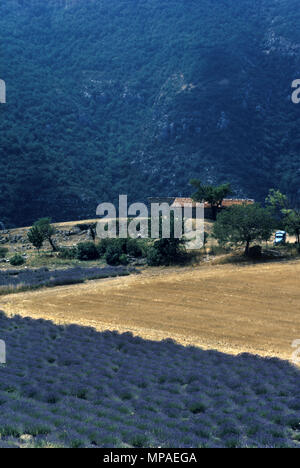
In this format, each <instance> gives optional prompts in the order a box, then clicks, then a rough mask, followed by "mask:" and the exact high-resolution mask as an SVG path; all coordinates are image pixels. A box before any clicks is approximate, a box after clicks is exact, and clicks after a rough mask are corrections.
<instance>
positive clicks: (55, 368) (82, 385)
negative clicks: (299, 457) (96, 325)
mask: <svg viewBox="0 0 300 468" xmlns="http://www.w3.org/2000/svg"><path fill="white" fill-rule="evenodd" d="M0 339H1V340H5V342H6V349H7V363H6V365H4V366H0V447H11V446H14V447H18V446H22V447H23V446H35V447H36V446H37V447H44V446H49V447H53V446H66V447H128V446H130V447H175V448H179V447H192V448H196V447H292V446H293V447H300V443H299V441H300V416H299V414H300V396H299V395H300V392H299V390H300V372H299V370H298V369H296V368H295V367H293V366H292V365H291V364H289V363H288V362H285V361H281V360H279V359H275V358H274V359H267V358H261V357H257V356H253V355H249V354H243V355H240V356H237V357H234V356H230V355H226V354H222V353H220V352H217V351H203V350H201V349H199V348H196V347H183V346H181V345H179V344H176V343H174V342H173V341H172V340H164V341H161V342H154V341H147V340H144V339H142V338H138V337H133V336H132V335H131V334H130V333H123V334H119V333H117V332H115V331H113V332H110V331H106V332H102V333H100V332H97V331H95V330H94V329H91V328H86V327H80V326H77V325H69V326H58V325H55V324H54V323H52V322H50V321H45V320H33V319H31V318H22V317H20V316H15V317H13V318H8V317H7V316H6V315H5V314H4V313H2V312H1V313H0Z"/></svg>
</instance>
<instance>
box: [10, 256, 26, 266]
mask: <svg viewBox="0 0 300 468" xmlns="http://www.w3.org/2000/svg"><path fill="white" fill-rule="evenodd" d="M9 263H10V264H11V265H13V266H20V265H23V264H24V263H25V259H24V258H23V257H22V256H21V255H19V254H15V255H14V256H13V257H11V258H10V260H9Z"/></svg>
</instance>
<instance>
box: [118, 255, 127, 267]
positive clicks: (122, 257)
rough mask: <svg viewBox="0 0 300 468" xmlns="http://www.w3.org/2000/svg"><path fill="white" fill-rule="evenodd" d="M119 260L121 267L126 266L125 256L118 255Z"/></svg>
mask: <svg viewBox="0 0 300 468" xmlns="http://www.w3.org/2000/svg"><path fill="white" fill-rule="evenodd" d="M119 260H120V264H121V265H128V258H127V255H126V254H122V255H120V258H119Z"/></svg>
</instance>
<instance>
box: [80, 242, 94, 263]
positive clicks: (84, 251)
mask: <svg viewBox="0 0 300 468" xmlns="http://www.w3.org/2000/svg"><path fill="white" fill-rule="evenodd" d="M99 257H100V255H99V252H98V249H97V247H96V245H95V244H94V242H82V243H80V244H78V245H77V258H78V260H84V261H87V260H97V259H98V258H99Z"/></svg>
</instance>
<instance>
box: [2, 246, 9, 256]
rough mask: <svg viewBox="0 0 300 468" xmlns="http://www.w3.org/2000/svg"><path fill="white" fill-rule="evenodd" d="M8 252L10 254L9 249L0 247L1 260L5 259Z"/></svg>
mask: <svg viewBox="0 0 300 468" xmlns="http://www.w3.org/2000/svg"><path fill="white" fill-rule="evenodd" d="M7 252H8V249H7V248H6V247H0V258H5V257H6V254H7Z"/></svg>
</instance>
